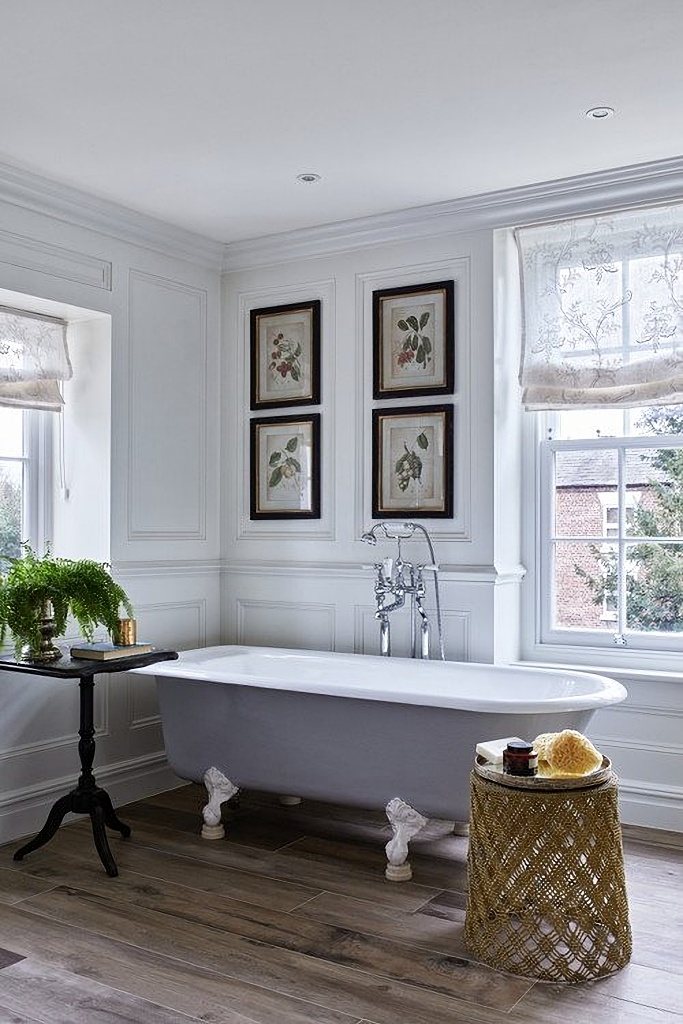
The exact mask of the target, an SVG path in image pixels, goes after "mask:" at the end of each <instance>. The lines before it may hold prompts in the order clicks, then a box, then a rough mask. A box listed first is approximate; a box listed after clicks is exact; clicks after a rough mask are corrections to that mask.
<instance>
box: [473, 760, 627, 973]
mask: <svg viewBox="0 0 683 1024" xmlns="http://www.w3.org/2000/svg"><path fill="white" fill-rule="evenodd" d="M509 780H510V777H509V776H508V777H506V784H505V785H502V784H500V783H498V782H493V781H490V780H489V779H487V778H482V777H481V775H480V774H479V773H478V772H477V770H476V768H475V770H474V771H473V772H472V776H471V805H470V844H469V851H468V859H467V867H468V893H467V912H466V916H465V932H464V937H465V942H466V944H467V946H468V947H469V948H470V949H471V950H472V952H474V953H475V954H476V955H477V957H478V958H479V959H480V960H481V961H483V962H484V963H486V964H489V965H490V966H491V967H496V968H497V969H498V970H502V971H508V972H510V973H511V974H520V975H523V976H524V977H529V978H537V979H541V980H545V981H564V982H579V981H588V980H590V979H592V978H600V977H604V976H605V975H608V974H612V973H614V972H615V971H618V970H620V969H621V968H622V967H624V966H625V964H627V963H628V961H629V959H630V956H631V929H630V925H629V918H628V902H627V898H626V886H625V879H624V862H623V854H622V844H621V827H620V823H619V811H618V805H617V794H618V788H617V779H616V776H614V775H613V774H612V773H611V772H610V773H609V774H608V778H607V781H605V782H603V783H601V784H600V785H597V786H592V787H590V786H586V787H584V788H575V789H563V790H549V789H533V788H531V787H529V780H524V785H525V788H515V786H514V783H512V785H511V784H510V781H509ZM520 782H521V780H520ZM549 782H550V780H545V781H544V785H547V784H548V783H549Z"/></svg>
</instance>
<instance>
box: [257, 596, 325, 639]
mask: <svg viewBox="0 0 683 1024" xmlns="http://www.w3.org/2000/svg"><path fill="white" fill-rule="evenodd" d="M334 626H335V622H334V605H331V604H328V605H319V604H312V603H311V604H309V603H307V602H305V601H297V600H292V601H272V600H269V599H268V598H263V599H262V600H260V601H259V600H245V599H239V600H238V601H237V643H239V644H253V645H256V646H264V647H298V648H305V649H306V650H312V651H316V650H318V651H330V650H334V649H335V628H334ZM283 638H286V640H283Z"/></svg>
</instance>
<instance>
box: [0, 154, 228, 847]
mask: <svg viewBox="0 0 683 1024" xmlns="http://www.w3.org/2000/svg"><path fill="white" fill-rule="evenodd" d="M15 192H16V183H15V180H14V177H13V176H9V177H8V179H7V180H5V179H3V175H2V170H1V169H0V225H1V228H0V289H6V290H9V291H12V292H15V293H22V294H24V295H26V296H31V297H39V298H42V299H45V300H49V301H50V302H56V303H65V304H68V305H69V306H71V307H78V308H79V309H85V310H90V311H93V313H94V314H95V318H94V321H93V322H91V323H89V324H88V323H80V322H79V323H78V324H77V325H75V326H74V327H73V328H72V329H71V340H72V342H73V346H72V354H73V357H74V363H75V368H76V371H77V375H76V378H75V379H74V382H73V384H72V385H71V386H70V387H69V386H67V387H68V390H70V391H71V392H72V394H71V395H69V394H68V393H67V401H68V400H69V398H73V399H74V402H73V408H72V410H71V411H67V414H66V416H65V424H64V428H65V434H66V441H67V459H66V473H67V483H68V484H70V495H69V500H68V501H63V500H60V499H58V505H57V509H56V526H57V531H58V534H59V538H60V548H61V552H62V553H67V554H70V555H73V556H76V555H78V556H81V557H94V558H98V559H99V558H108V559H111V562H112V565H113V570H114V574H115V576H116V577H117V578H118V579H119V581H120V582H121V583H122V584H123V586H124V587H125V589H126V590H127V592H128V593H129V595H130V597H131V599H132V601H133V603H134V605H135V609H136V614H137V617H138V619H139V624H140V634H141V635H142V636H144V637H145V638H148V639H149V640H151V641H152V642H154V643H155V644H157V645H159V646H167V647H174V648H182V647H196V646H202V645H205V644H208V643H212V642H216V641H217V640H218V638H219V635H220V618H219V575H220V567H219V555H220V535H219V508H218V496H219V491H218V479H217V467H218V452H219V441H220V409H219V392H218V387H219V385H218V378H219V363H220V339H219V331H220V248H219V247H217V246H215V245H214V244H213V243H209V242H205V241H204V240H203V239H197V238H194V237H193V236H190V235H189V234H187V233H185V232H179V231H175V230H174V229H170V228H168V227H167V226H165V225H162V224H157V223H155V222H154V221H152V220H149V219H147V218H143V217H138V216H136V215H132V214H129V213H128V212H127V211H124V210H120V209H118V208H116V207H113V206H111V205H109V204H104V203H100V202H98V201H95V200H92V199H87V197H80V196H78V195H76V194H75V193H73V192H72V191H71V190H66V189H62V188H58V187H57V186H53V185H51V184H50V183H46V182H44V181H43V180H42V179H38V178H33V177H31V176H28V175H27V176H26V179H25V182H24V187H23V188H22V190H21V194H20V195H16V194H15ZM15 301H16V300H15ZM109 319H110V321H111V331H110V330H109ZM83 368H85V369H87V370H88V371H89V372H88V374H87V379H88V382H89V384H88V390H87V393H85V394H80V395H78V394H76V392H77V391H78V389H79V387H80V386H81V384H82V381H83V380H84V379H85V378H84V376H83V375H80V374H79V373H78V371H79V370H80V369H83ZM79 381H80V382H81V383H79ZM77 406H78V410H79V412H78V414H76V407H77ZM88 406H89V408H88ZM79 417H81V418H80V419H79ZM88 425H89V427H90V429H91V430H92V431H93V433H92V434H91V435H90V436H88V434H87V430H88ZM103 432H104V437H103V436H102V434H103ZM103 451H104V458H102V459H101V460H100V458H99V456H100V453H102V452H103ZM84 509H87V510H88V515H87V516H86V515H84ZM88 521H89V523H90V525H91V527H92V529H86V522H88ZM0 681H1V682H2V686H1V687H0V842H2V841H6V840H7V839H11V838H14V837H16V836H20V835H24V834H26V833H29V832H32V831H34V830H35V829H37V828H38V827H40V826H42V824H43V822H44V819H45V817H46V815H47V811H48V809H49V807H50V806H51V804H52V803H53V802H54V800H55V799H56V798H57V797H58V796H61V795H63V793H65V792H66V791H68V790H69V789H70V788H71V787H72V786H73V785H74V782H75V779H76V777H77V775H78V771H79V761H78V753H77V742H78V735H77V733H78V685H77V681H75V680H74V681H73V682H67V683H65V682H62V681H54V680H49V679H46V678H42V677H39V676H20V675H18V674H14V673H7V672H4V673H0ZM95 711H96V726H97V751H96V758H95V774H96V777H97V779H98V781H99V782H100V783H101V784H102V785H104V786H105V787H106V788H107V789H108V790H109V791H110V793H111V794H112V797H113V798H114V800H115V802H120V801H122V800H129V799H134V798H137V797H140V796H142V795H145V794H146V793H149V792H154V791H158V790H160V789H164V788H166V787H167V786H168V785H172V784H173V783H174V781H175V780H174V776H173V775H172V773H171V772H170V771H169V769H168V767H167V765H166V763H165V758H164V754H163V739H162V735H161V727H160V721H159V717H158V713H157V706H156V697H155V692H154V684H153V682H150V680H149V679H148V678H145V679H142V678H136V677H134V676H131V675H129V674H125V673H123V674H116V675H111V676H107V675H106V674H105V673H103V674H101V675H98V677H97V680H96V685H95Z"/></svg>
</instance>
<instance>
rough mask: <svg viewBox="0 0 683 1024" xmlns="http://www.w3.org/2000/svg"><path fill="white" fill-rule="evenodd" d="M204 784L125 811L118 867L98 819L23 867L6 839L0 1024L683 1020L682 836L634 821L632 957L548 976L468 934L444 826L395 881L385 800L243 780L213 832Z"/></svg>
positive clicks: (65, 832)
mask: <svg viewBox="0 0 683 1024" xmlns="http://www.w3.org/2000/svg"><path fill="white" fill-rule="evenodd" d="M204 802H205V795H204V790H203V788H201V787H199V786H184V787H183V788H181V789H177V790H173V791H172V792H169V793H164V794H161V795H159V796H156V797H152V798H150V799H148V800H143V801H140V802H139V803H137V804H129V805H128V806H127V807H125V808H121V809H120V811H119V813H120V816H121V818H122V820H123V821H125V822H126V823H127V824H129V825H130V826H131V827H132V829H133V834H132V837H131V838H130V839H129V840H125V841H124V840H122V839H120V837H118V835H117V834H116V833H114V834H112V835H111V838H110V843H111V846H112V851H113V852H114V856H115V858H116V861H117V864H118V867H119V872H120V874H119V877H118V878H108V877H107V875H106V874H105V872H104V870H103V868H102V865H101V863H100V861H99V858H98V857H97V854H96V852H95V849H94V845H93V842H92V836H91V834H90V826H89V822H88V821H87V820H86V819H80V820H79V821H77V822H75V823H73V824H71V825H68V826H62V828H61V829H60V830H59V832H58V834H57V835H56V836H55V838H54V839H53V840H52V841H51V842H50V843H49V844H48V845H47V846H45V847H43V848H42V849H41V850H37V851H35V852H34V853H32V854H30V855H29V856H27V857H26V859H25V860H23V861H22V862H19V863H15V862H14V861H13V860H12V854H13V852H14V850H16V849H17V848H18V846H20V845H21V842H20V841H19V842H15V843H12V844H11V846H6V847H3V848H0V1024H30V1022H43V1024H48V1022H49V1024H58V1022H59V1024H62V1022H64V1024H114V1022H118V1024H120V1022H122V1021H134V1022H140V1024H171V1022H181V1021H185V1022H188V1021H204V1022H212V1024H457V1022H467V1024H470V1022H472V1024H475V1022H481V1024H494V1022H500V1021H508V1022H510V1024H567V1021H570V1020H576V1021H581V1022H586V1024H603V1022H604V1024H607V1022H609V1024H664V1022H671V1021H679V1022H683V955H682V954H681V943H682V940H683V927H682V926H683V903H682V901H681V892H682V891H683V844H682V843H681V837H680V836H677V835H676V834H667V833H661V832H660V833H652V834H648V835H647V839H648V841H647V842H645V841H643V839H644V834H643V833H640V832H637V831H634V830H627V836H626V840H625V851H626V870H627V876H628V885H629V900H630V911H631V924H632V927H633V932H634V955H633V960H632V962H631V964H630V965H629V966H628V967H626V968H625V969H624V970H623V971H621V972H620V973H618V974H616V975H613V976H612V977H611V978H608V979H605V980H602V981H596V982H591V983H588V984H583V985H574V986H565V985H549V984H544V983H540V982H537V983H533V982H532V981H530V980H528V979H524V978H518V977H513V976H512V975H508V974H501V973H499V972H497V971H494V970H492V969H490V968H489V967H486V966H484V965H483V964H479V963H477V962H476V960H475V959H473V957H472V955H471V954H470V953H469V952H468V950H467V949H466V947H465V946H464V944H463V941H462V928H463V921H464V916H465V892H466V871H465V865H466V851H467V840H466V839H463V838H459V837H456V836H453V835H452V834H448V832H447V831H446V829H445V827H444V826H443V823H435V822H431V823H430V824H429V825H428V827H427V829H426V830H425V831H424V832H423V833H422V836H421V837H420V838H418V839H416V840H413V842H412V844H411V850H412V853H411V858H410V859H411V863H412V865H413V870H414V880H413V881H412V882H407V883H402V884H395V883H391V882H387V881H385V879H384V877H383V870H384V863H385V860H384V854H383V846H384V843H385V842H386V841H387V839H388V838H389V827H388V825H387V823H386V819H385V818H384V816H383V815H382V814H380V813H374V812H363V811H358V810H353V809H349V808H343V807H338V806H332V805H328V804H318V803H313V802H306V803H303V804H301V805H300V806H298V807H282V806H280V804H279V803H278V801H277V800H276V798H273V797H269V796H267V795H264V794H257V793H253V794H247V795H243V796H242V797H241V799H240V804H239V806H238V807H237V808H232V809H230V810H228V811H226V814H225V818H226V822H227V826H228V839H227V840H225V841H217V842H209V841H206V840H203V839H202V838H201V837H200V836H199V826H200V813H199V809H200V807H201V805H202V804H203V803H204Z"/></svg>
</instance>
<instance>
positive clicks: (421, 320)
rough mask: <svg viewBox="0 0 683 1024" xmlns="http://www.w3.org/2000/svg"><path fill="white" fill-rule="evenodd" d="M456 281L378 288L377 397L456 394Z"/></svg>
mask: <svg viewBox="0 0 683 1024" xmlns="http://www.w3.org/2000/svg"><path fill="white" fill-rule="evenodd" d="M454 313H455V282H454V281H435V282H433V283H430V284H418V285H406V286H405V287H402V288H382V289H380V290H379V291H374V292H373V293H372V354H373V368H372V397H373V398H374V399H375V400H382V399H390V398H397V399H400V398H403V399H404V400H405V399H406V398H411V397H419V396H424V395H452V394H453V389H454V386H455V315H454Z"/></svg>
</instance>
